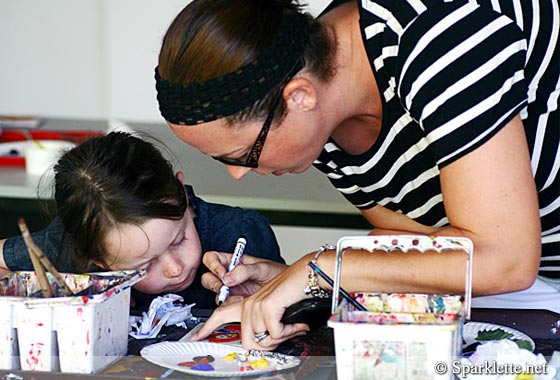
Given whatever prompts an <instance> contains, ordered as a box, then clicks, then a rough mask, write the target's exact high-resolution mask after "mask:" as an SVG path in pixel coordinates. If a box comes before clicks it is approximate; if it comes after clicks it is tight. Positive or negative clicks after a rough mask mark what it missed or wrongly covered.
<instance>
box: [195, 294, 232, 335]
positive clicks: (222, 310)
mask: <svg viewBox="0 0 560 380" xmlns="http://www.w3.org/2000/svg"><path fill="white" fill-rule="evenodd" d="M240 321H241V303H234V304H231V305H223V306H221V307H219V308H217V309H216V310H214V312H213V313H212V315H211V316H210V318H208V320H207V321H206V322H204V324H203V325H202V327H201V328H200V329H199V330H198V331H197V332H196V333H195V334H194V335H193V336H192V340H193V341H197V340H202V339H205V338H207V337H208V336H209V335H210V334H211V333H212V332H213V331H214V330H216V329H217V328H218V327H220V326H221V325H223V324H225V323H231V322H240Z"/></svg>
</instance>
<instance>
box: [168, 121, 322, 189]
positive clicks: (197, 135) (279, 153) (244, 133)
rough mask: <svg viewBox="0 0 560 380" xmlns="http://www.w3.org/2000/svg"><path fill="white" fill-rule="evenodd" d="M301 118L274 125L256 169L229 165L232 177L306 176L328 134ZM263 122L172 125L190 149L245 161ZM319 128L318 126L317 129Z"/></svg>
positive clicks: (215, 122) (170, 124)
mask: <svg viewBox="0 0 560 380" xmlns="http://www.w3.org/2000/svg"><path fill="white" fill-rule="evenodd" d="M296 118H297V115H294V116H292V117H290V113H288V115H287V116H286V117H285V118H284V120H283V121H282V123H281V125H277V124H275V125H273V127H272V128H271V129H270V131H269V133H268V136H267V138H266V140H265V142H264V146H263V149H262V152H261V155H260V158H259V162H258V164H259V166H258V168H256V169H250V168H244V167H240V166H230V165H226V167H227V170H228V171H229V174H230V175H231V176H232V177H233V178H235V179H241V178H242V177H243V176H245V175H246V174H247V173H248V172H249V171H250V170H253V171H255V172H257V173H259V174H262V175H268V174H274V175H282V174H285V173H303V172H304V171H305V170H307V169H308V168H309V167H310V166H311V165H312V164H313V161H314V160H315V159H316V158H317V157H318V156H319V154H320V152H321V149H322V148H323V145H324V144H325V142H326V141H327V139H328V134H325V132H323V134H325V135H321V132H322V131H321V128H318V127H316V126H314V125H313V124H312V123H317V124H318V121H317V120H309V119H310V118H309V117H307V118H306V119H308V120H302V119H301V118H300V120H295V119H296ZM262 124H263V123H262V122H248V123H244V124H243V125H235V126H231V125H228V124H227V123H226V122H225V121H224V120H217V121H212V122H208V123H204V124H198V125H189V126H185V125H177V124H172V123H169V126H170V128H171V130H172V131H173V133H174V134H175V135H176V136H177V137H178V138H179V139H181V140H182V141H184V142H185V143H187V144H188V145H190V146H192V147H194V148H196V149H198V150H200V151H201V152H203V153H205V154H207V155H209V156H212V157H224V158H229V159H235V160H238V161H245V160H246V158H247V156H248V155H249V152H250V151H251V148H252V147H253V144H254V143H255V141H256V139H257V136H258V135H259V132H260V130H261V128H262ZM317 124H315V125H317Z"/></svg>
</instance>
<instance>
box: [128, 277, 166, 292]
mask: <svg viewBox="0 0 560 380" xmlns="http://www.w3.org/2000/svg"><path fill="white" fill-rule="evenodd" d="M158 285H161V284H160V283H158V281H156V280H155V276H153V272H148V274H147V276H146V277H145V278H144V279H143V280H142V281H139V282H138V283H136V284H135V285H134V288H135V289H136V290H138V291H140V292H143V293H148V294H157V293H160V292H161V289H160V288H159V286H158Z"/></svg>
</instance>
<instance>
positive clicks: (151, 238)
mask: <svg viewBox="0 0 560 380" xmlns="http://www.w3.org/2000/svg"><path fill="white" fill-rule="evenodd" d="M105 249H106V253H107V256H106V262H107V264H108V265H109V269H110V270H128V269H145V270H146V271H147V276H146V277H145V278H144V279H142V281H140V282H138V283H137V284H136V285H134V287H135V288H136V289H137V290H139V291H141V292H144V293H148V294H159V293H164V292H179V291H181V290H184V289H186V288H187V287H189V286H190V285H191V284H192V282H193V281H194V279H195V275H196V271H197V269H198V266H199V265H200V262H201V258H202V248H201V246H200V239H199V237H198V233H197V231H196V228H195V225H194V220H193V217H192V214H191V211H190V209H189V210H187V212H185V215H184V217H183V218H182V219H181V220H169V219H150V220H148V221H147V222H146V223H144V224H142V225H140V226H136V225H132V224H124V225H122V226H119V227H118V228H115V229H114V230H112V231H110V232H109V234H108V235H107V237H106V238H105Z"/></svg>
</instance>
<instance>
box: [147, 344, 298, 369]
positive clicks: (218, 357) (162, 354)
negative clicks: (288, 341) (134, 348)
mask: <svg viewBox="0 0 560 380" xmlns="http://www.w3.org/2000/svg"><path fill="white" fill-rule="evenodd" d="M235 353H237V354H243V355H246V357H247V361H245V362H243V363H242V364H241V365H240V364H238V363H237V362H236V361H235V360H233V361H228V360H225V359H224V358H225V357H227V356H228V355H232V354H233V355H235ZM140 355H141V356H142V357H143V358H144V359H146V360H148V361H150V362H152V363H154V364H157V365H159V366H162V367H166V368H171V369H173V370H175V371H179V372H185V373H190V374H193V375H197V376H205V377H239V376H255V375H259V374H262V373H267V372H276V371H284V370H288V369H291V368H295V367H297V366H298V365H299V364H300V360H299V359H298V358H297V357H295V356H289V355H284V354H280V353H277V352H268V351H257V350H244V349H242V348H240V347H236V346H228V345H227V344H219V343H208V342H161V343H156V344H152V345H150V346H146V347H144V348H143V349H142V350H141V351H140ZM208 355H211V357H212V358H213V359H214V360H213V361H212V359H210V360H209V363H208V364H205V363H203V364H205V365H199V363H201V362H200V358H201V357H207V356H208ZM262 358H264V359H265V360H266V362H268V366H266V367H265V368H261V367H257V368H254V369H253V368H251V369H249V370H247V369H248V367H249V366H250V364H251V363H253V362H255V361H257V360H259V359H262ZM193 362H194V363H193ZM260 362H262V361H260Z"/></svg>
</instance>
